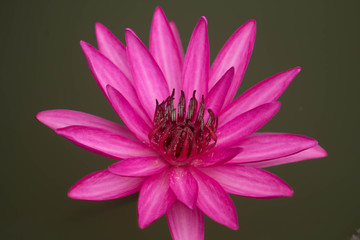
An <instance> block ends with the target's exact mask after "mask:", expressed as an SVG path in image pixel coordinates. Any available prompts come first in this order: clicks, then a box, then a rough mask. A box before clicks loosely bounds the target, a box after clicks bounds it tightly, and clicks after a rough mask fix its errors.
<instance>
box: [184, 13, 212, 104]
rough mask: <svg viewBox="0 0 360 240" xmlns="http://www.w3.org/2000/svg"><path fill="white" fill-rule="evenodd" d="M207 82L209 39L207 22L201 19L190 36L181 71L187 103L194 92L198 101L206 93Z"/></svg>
mask: <svg viewBox="0 0 360 240" xmlns="http://www.w3.org/2000/svg"><path fill="white" fill-rule="evenodd" d="M208 81H209V39H208V32H207V20H206V18H205V17H201V18H200V20H199V22H198V24H197V25H196V27H195V29H194V32H193V33H192V35H191V39H190V42H189V46H188V48H187V51H186V55H185V60H184V70H183V90H184V93H185V98H186V102H187V103H188V102H189V100H190V98H191V97H192V95H193V91H194V90H196V93H197V96H198V99H201V96H202V95H204V97H206V94H207V92H208V86H207V84H208Z"/></svg>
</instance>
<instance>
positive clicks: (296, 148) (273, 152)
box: [227, 133, 317, 163]
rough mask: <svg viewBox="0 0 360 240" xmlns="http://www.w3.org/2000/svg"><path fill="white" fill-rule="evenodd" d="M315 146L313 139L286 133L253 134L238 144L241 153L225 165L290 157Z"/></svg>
mask: <svg viewBox="0 0 360 240" xmlns="http://www.w3.org/2000/svg"><path fill="white" fill-rule="evenodd" d="M316 145H317V141H316V140H315V139H312V138H309V137H305V136H301V135H296V134H287V133H255V134H253V135H251V136H249V137H247V138H245V139H244V140H243V141H241V142H240V143H239V147H241V148H243V151H242V152H241V153H240V154H239V155H237V156H236V157H234V158H233V159H232V160H230V161H229V162H227V163H243V162H254V161H260V160H266V159H273V158H279V157H284V156H287V155H291V154H294V153H297V152H300V151H303V150H305V149H308V148H311V147H314V146H316Z"/></svg>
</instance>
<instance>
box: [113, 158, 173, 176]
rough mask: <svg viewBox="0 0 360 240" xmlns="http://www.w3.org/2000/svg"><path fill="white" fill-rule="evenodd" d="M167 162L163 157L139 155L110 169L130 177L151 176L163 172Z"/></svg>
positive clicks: (115, 164)
mask: <svg viewBox="0 0 360 240" xmlns="http://www.w3.org/2000/svg"><path fill="white" fill-rule="evenodd" d="M168 166H169V164H167V163H166V162H165V161H164V160H163V159H162V157H160V156H155V157H137V158H128V159H124V160H122V161H120V162H117V163H114V164H113V165H111V166H110V167H109V168H108V170H109V171H110V172H112V173H114V174H117V175H121V176H129V177H132V176H134V177H142V176H151V175H154V174H158V173H161V172H162V171H164V170H165V169H166V168H168Z"/></svg>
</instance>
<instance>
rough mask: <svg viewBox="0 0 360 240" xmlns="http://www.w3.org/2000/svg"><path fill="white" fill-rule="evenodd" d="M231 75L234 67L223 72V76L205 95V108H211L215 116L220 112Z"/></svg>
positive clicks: (232, 75)
mask: <svg viewBox="0 0 360 240" xmlns="http://www.w3.org/2000/svg"><path fill="white" fill-rule="evenodd" d="M233 77H234V68H233V67H232V68H230V69H229V70H228V71H226V72H225V74H224V76H222V77H221V79H220V80H219V81H218V82H217V83H216V85H215V86H214V87H213V88H212V89H211V91H210V92H209V94H208V95H207V97H206V100H205V103H206V108H208V109H211V110H213V112H214V113H215V115H216V116H217V115H218V114H219V113H220V110H221V108H222V106H223V104H224V101H225V97H226V93H227V92H228V91H229V87H230V84H231V81H232V80H233ZM205 119H206V118H205Z"/></svg>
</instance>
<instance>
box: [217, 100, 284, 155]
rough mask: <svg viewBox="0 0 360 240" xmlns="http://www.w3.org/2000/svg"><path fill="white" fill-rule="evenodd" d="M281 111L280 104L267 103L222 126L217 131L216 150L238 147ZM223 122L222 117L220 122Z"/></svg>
mask: <svg viewBox="0 0 360 240" xmlns="http://www.w3.org/2000/svg"><path fill="white" fill-rule="evenodd" d="M279 109H280V102H272V103H267V104H264V105H261V106H259V107H257V108H254V109H252V110H250V111H248V112H245V113H243V114H241V115H239V116H237V117H236V118H234V119H233V120H231V121H230V122H228V123H227V124H225V125H223V124H222V125H221V127H219V129H218V130H217V131H216V135H217V143H216V146H215V149H220V148H224V147H225V148H227V147H232V146H238V145H239V142H240V140H242V139H243V138H244V137H246V136H248V135H250V134H252V133H254V132H255V131H256V130H258V129H259V128H261V127H262V126H263V125H264V124H265V123H267V122H268V121H269V120H270V119H271V118H272V117H273V116H274V115H275V114H276V113H277V112H278V111H279ZM221 120H222V119H221V116H220V117H219V122H221ZM219 125H220V124H219Z"/></svg>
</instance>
